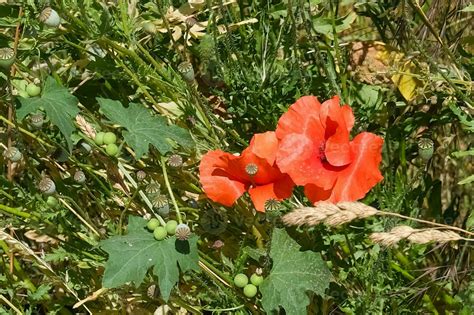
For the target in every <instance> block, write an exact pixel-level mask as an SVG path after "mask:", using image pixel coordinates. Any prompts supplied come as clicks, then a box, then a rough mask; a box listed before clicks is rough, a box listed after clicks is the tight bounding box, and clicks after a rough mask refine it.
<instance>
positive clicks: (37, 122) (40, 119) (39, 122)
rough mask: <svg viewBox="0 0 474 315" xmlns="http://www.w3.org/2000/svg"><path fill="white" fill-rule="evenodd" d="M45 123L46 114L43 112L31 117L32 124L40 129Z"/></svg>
mask: <svg viewBox="0 0 474 315" xmlns="http://www.w3.org/2000/svg"><path fill="white" fill-rule="evenodd" d="M43 123H44V115H43V114H42V113H38V114H34V115H31V117H30V125H31V126H33V127H34V128H36V129H40V128H41V127H43Z"/></svg>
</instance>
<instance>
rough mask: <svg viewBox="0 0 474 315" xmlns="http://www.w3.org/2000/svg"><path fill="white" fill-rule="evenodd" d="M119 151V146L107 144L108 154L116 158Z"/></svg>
mask: <svg viewBox="0 0 474 315" xmlns="http://www.w3.org/2000/svg"><path fill="white" fill-rule="evenodd" d="M118 151H119V149H118V147H117V145H116V144H114V143H111V144H107V146H106V147H105V152H107V154H108V155H111V156H116V155H117V153H118Z"/></svg>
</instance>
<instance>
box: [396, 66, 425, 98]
mask: <svg viewBox="0 0 474 315" xmlns="http://www.w3.org/2000/svg"><path fill="white" fill-rule="evenodd" d="M414 68H415V65H414V64H413V63H412V62H411V61H410V62H407V63H405V64H404V65H403V66H402V67H401V68H400V73H398V74H395V75H393V76H392V78H391V79H392V82H393V84H395V86H396V87H397V88H398V90H399V91H400V93H401V94H402V96H403V97H404V98H405V99H406V100H407V101H412V100H413V99H414V98H415V97H416V90H417V89H418V87H421V86H422V82H421V81H420V80H418V79H417V78H416V77H415V76H414V75H413V74H412V73H413V71H412V70H414Z"/></svg>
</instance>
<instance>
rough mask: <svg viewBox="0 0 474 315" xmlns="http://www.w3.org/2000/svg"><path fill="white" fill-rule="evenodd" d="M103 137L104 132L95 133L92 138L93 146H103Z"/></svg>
mask: <svg viewBox="0 0 474 315" xmlns="http://www.w3.org/2000/svg"><path fill="white" fill-rule="evenodd" d="M104 135H105V132H102V131H100V132H98V133H96V135H95V138H94V142H95V144H97V145H103V144H104Z"/></svg>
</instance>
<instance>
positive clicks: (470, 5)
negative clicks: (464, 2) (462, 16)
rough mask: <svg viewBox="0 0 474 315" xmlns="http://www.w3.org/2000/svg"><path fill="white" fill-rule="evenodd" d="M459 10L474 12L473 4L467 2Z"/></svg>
mask: <svg viewBox="0 0 474 315" xmlns="http://www.w3.org/2000/svg"><path fill="white" fill-rule="evenodd" d="M460 11H461V12H474V4H469V5H468V6H467V7H465V8H464V9H462V10H460Z"/></svg>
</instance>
